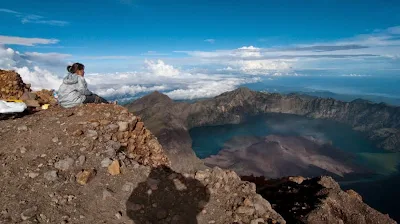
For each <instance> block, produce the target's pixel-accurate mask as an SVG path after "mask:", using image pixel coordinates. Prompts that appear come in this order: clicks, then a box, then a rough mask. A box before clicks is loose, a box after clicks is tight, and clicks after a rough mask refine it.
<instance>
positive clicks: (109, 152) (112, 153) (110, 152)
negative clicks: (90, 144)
mask: <svg viewBox="0 0 400 224" xmlns="http://www.w3.org/2000/svg"><path fill="white" fill-rule="evenodd" d="M105 153H106V155H107V156H109V157H114V156H115V153H116V151H115V149H113V148H111V147H107V150H106V151H105Z"/></svg>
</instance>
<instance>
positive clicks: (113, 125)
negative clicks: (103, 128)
mask: <svg viewBox="0 0 400 224" xmlns="http://www.w3.org/2000/svg"><path fill="white" fill-rule="evenodd" d="M107 129H108V130H110V131H111V132H113V133H114V132H117V131H118V130H119V126H118V125H116V124H109V125H107Z"/></svg>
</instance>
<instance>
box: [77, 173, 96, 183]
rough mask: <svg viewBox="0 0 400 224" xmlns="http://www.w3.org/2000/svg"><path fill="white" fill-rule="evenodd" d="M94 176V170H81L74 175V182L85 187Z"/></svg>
mask: <svg viewBox="0 0 400 224" xmlns="http://www.w3.org/2000/svg"><path fill="white" fill-rule="evenodd" d="M94 175H95V172H94V170H83V171H81V172H79V173H78V174H77V175H76V182H78V184H80V185H86V184H87V183H88V182H89V180H90V179H91V178H92V177H93V176H94Z"/></svg>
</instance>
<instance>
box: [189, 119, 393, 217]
mask: <svg viewBox="0 0 400 224" xmlns="http://www.w3.org/2000/svg"><path fill="white" fill-rule="evenodd" d="M270 134H277V135H284V136H313V137H315V138H317V139H322V140H324V141H327V142H331V143H332V145H333V146H335V147H337V148H339V149H341V150H343V151H346V152H351V153H353V154H354V155H355V158H356V159H355V162H356V163H358V164H360V165H362V166H364V167H366V168H368V169H370V170H372V171H373V172H374V173H375V175H373V176H372V177H368V178H366V177H365V176H363V177H359V178H357V177H352V178H353V179H351V180H346V182H340V184H341V186H342V188H344V189H354V190H356V191H357V192H359V193H360V194H361V195H362V196H363V198H364V201H365V202H367V203H368V204H370V205H371V206H372V207H374V208H376V209H378V210H379V211H382V212H385V213H389V214H390V216H391V217H393V218H395V219H397V220H398V221H399V220H400V214H399V213H400V205H398V204H395V202H393V203H392V202H391V201H392V200H393V197H394V196H400V193H399V192H400V175H399V172H398V169H399V164H400V155H399V154H398V153H388V152H384V151H383V150H381V149H378V148H376V147H375V145H374V144H373V143H372V142H370V141H368V139H367V138H366V136H365V135H364V134H362V133H360V132H356V131H353V130H352V129H351V127H349V126H347V125H344V124H340V123H338V122H334V121H328V120H321V119H309V118H304V117H300V116H296V115H285V114H269V115H262V116H256V117H251V118H248V119H247V121H246V122H243V123H242V124H228V125H219V126H206V127H197V128H193V129H191V130H190V135H191V137H192V140H193V144H192V147H193V149H194V151H195V153H196V154H197V156H198V157H200V158H206V157H209V156H210V155H215V154H218V152H219V151H220V150H221V149H222V148H223V147H224V144H225V143H226V142H227V141H229V140H231V139H232V138H233V137H236V136H259V137H261V136H266V135H270Z"/></svg>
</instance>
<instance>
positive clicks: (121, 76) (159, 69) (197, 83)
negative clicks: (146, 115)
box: [85, 60, 259, 100]
mask: <svg viewBox="0 0 400 224" xmlns="http://www.w3.org/2000/svg"><path fill="white" fill-rule="evenodd" d="M144 64H145V66H144V70H143V71H135V72H125V73H111V74H87V75H86V76H85V78H86V80H87V81H88V83H89V86H90V88H92V89H93V91H94V92H96V93H99V94H100V95H103V96H106V97H110V98H122V99H123V100H125V99H127V95H131V96H134V95H136V94H138V93H147V92H152V91H155V90H157V91H162V92H165V93H166V94H167V95H169V96H170V97H171V98H173V99H194V98H202V97H212V96H216V95H218V94H221V93H223V92H226V91H229V90H233V89H235V88H237V87H238V86H239V85H242V84H245V83H252V82H257V81H259V79H258V78H247V77H244V76H237V75H226V74H215V73H212V74H206V73H204V72H198V71H194V70H191V71H189V70H188V71H182V70H180V69H178V68H174V67H173V66H171V65H168V64H166V63H165V62H164V61H162V60H157V61H151V60H145V61H144Z"/></svg>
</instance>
